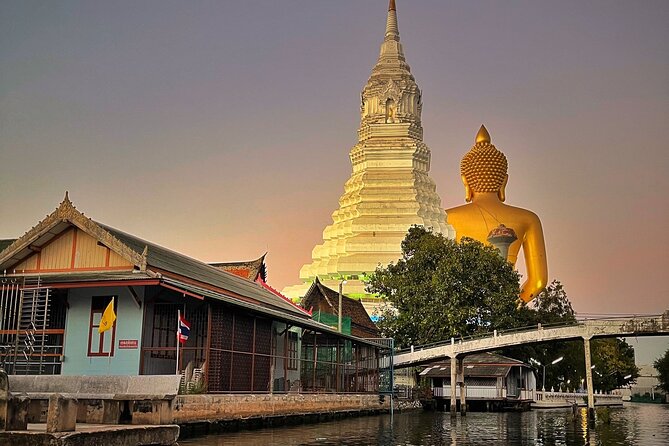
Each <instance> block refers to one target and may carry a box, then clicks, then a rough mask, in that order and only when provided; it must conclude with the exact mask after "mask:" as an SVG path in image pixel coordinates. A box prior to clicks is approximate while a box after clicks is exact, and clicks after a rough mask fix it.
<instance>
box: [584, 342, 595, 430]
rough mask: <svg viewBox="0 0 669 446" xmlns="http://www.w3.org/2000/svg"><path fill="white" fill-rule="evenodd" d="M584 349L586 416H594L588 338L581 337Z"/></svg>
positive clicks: (592, 417) (591, 417)
mask: <svg viewBox="0 0 669 446" xmlns="http://www.w3.org/2000/svg"><path fill="white" fill-rule="evenodd" d="M583 346H584V350H585V381H586V385H587V386H588V418H590V419H594V418H595V395H594V394H593V392H592V368H591V367H592V358H591V357H590V338H583Z"/></svg>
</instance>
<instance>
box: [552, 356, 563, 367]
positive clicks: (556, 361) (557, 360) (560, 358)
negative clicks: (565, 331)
mask: <svg viewBox="0 0 669 446" xmlns="http://www.w3.org/2000/svg"><path fill="white" fill-rule="evenodd" d="M563 359H564V356H560V357H559V358H558V359H556V360H555V361H553V362H551V364H553V365H555V364H557V363H558V362H560V361H562V360H563Z"/></svg>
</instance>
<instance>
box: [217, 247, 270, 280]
mask: <svg viewBox="0 0 669 446" xmlns="http://www.w3.org/2000/svg"><path fill="white" fill-rule="evenodd" d="M265 255H266V254H263V255H262V257H260V258H258V259H256V260H249V261H246V262H214V263H209V265H211V266H213V267H214V268H218V269H220V270H222V271H227V272H229V273H232V274H234V275H236V276H239V277H243V278H244V279H249V280H250V281H252V282H255V281H256V280H257V279H258V277H260V278H261V279H262V280H263V282H267V266H266V265H265Z"/></svg>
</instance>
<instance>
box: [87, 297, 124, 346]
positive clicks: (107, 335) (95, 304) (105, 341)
mask: <svg viewBox="0 0 669 446" xmlns="http://www.w3.org/2000/svg"><path fill="white" fill-rule="evenodd" d="M112 298H113V299H114V313H118V312H117V308H118V297H117V296H93V297H92V298H91V319H90V322H89V327H88V356H114V339H115V338H116V323H114V325H113V326H112V328H111V329H110V330H107V331H105V332H104V333H98V327H99V326H100V319H102V313H104V311H105V308H107V305H109V302H111V300H112Z"/></svg>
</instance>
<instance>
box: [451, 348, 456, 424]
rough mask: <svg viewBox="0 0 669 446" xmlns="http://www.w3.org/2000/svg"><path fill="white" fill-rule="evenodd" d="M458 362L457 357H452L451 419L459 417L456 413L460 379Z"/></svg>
mask: <svg viewBox="0 0 669 446" xmlns="http://www.w3.org/2000/svg"><path fill="white" fill-rule="evenodd" d="M457 364H458V360H457V358H456V357H455V356H452V357H451V408H450V409H451V417H455V416H456V415H457V411H456V405H457V398H456V396H455V393H456V391H457V390H456V389H457V387H456V386H457V382H456V381H457V379H458V373H457V372H458V369H457V366H458V365H457Z"/></svg>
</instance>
